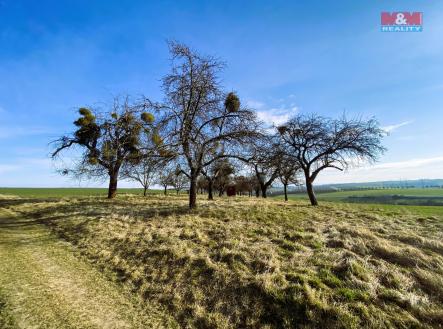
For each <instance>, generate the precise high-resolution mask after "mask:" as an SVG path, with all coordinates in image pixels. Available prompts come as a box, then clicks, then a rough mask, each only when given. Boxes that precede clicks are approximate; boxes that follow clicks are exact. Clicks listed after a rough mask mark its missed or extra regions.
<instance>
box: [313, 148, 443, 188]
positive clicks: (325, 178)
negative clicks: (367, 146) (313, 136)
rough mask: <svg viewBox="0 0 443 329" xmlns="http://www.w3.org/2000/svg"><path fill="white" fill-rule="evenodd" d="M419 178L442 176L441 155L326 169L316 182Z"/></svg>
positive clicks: (442, 163) (442, 162)
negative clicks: (342, 169) (345, 169)
mask: <svg viewBox="0 0 443 329" xmlns="http://www.w3.org/2000/svg"><path fill="white" fill-rule="evenodd" d="M421 178H443V155H440V156H435V157H429V158H415V159H414V158H413V159H409V160H404V161H395V162H385V163H378V164H375V165H365V166H362V167H359V168H350V169H349V170H347V171H345V172H340V171H338V170H333V169H327V170H324V171H323V172H322V173H320V175H319V177H318V179H317V184H332V183H352V182H371V181H383V180H399V179H421Z"/></svg>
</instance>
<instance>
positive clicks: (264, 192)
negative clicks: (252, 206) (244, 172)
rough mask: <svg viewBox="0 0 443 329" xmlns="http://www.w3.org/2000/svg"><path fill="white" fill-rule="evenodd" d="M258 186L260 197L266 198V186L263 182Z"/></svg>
mask: <svg viewBox="0 0 443 329" xmlns="http://www.w3.org/2000/svg"><path fill="white" fill-rule="evenodd" d="M260 188H261V197H262V198H267V197H268V196H267V194H266V190H267V189H268V187H267V186H266V185H265V184H260Z"/></svg>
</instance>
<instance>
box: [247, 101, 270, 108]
mask: <svg viewBox="0 0 443 329" xmlns="http://www.w3.org/2000/svg"><path fill="white" fill-rule="evenodd" d="M246 106H247V107H248V108H251V109H253V110H259V109H261V108H263V107H264V106H265V104H264V103H262V102H259V101H256V100H253V99H250V100H248V101H247V102H246Z"/></svg>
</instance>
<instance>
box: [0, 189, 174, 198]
mask: <svg viewBox="0 0 443 329" xmlns="http://www.w3.org/2000/svg"><path fill="white" fill-rule="evenodd" d="M161 192H162V191H160V190H149V194H156V193H161ZM107 193H108V190H107V189H106V188H19V187H1V188H0V195H1V194H3V195H15V196H19V197H22V198H28V197H36V198H59V197H81V196H106V195H107ZM118 193H120V194H128V193H129V194H137V195H142V194H143V190H142V189H141V188H119V189H118ZM170 193H174V192H172V191H171V192H170Z"/></svg>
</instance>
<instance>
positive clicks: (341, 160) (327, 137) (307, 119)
mask: <svg viewBox="0 0 443 329" xmlns="http://www.w3.org/2000/svg"><path fill="white" fill-rule="evenodd" d="M278 132H279V134H280V136H281V140H282V146H283V148H284V150H285V154H286V155H287V156H288V157H289V158H290V159H292V161H293V163H294V167H300V168H301V169H302V171H303V173H304V176H305V179H306V190H307V192H308V195H309V200H310V201H311V204H312V205H314V206H315V205H317V204H318V202H317V198H316V196H315V193H314V188H313V183H314V180H315V179H316V178H317V176H318V174H319V173H320V172H321V171H322V170H323V169H326V168H334V169H337V170H340V171H342V170H345V169H346V168H347V167H348V166H349V165H350V164H351V163H353V162H355V160H358V161H370V162H371V161H376V160H377V158H378V156H379V155H380V154H382V153H383V152H384V151H385V148H384V147H383V146H382V145H381V140H382V138H383V136H384V134H385V133H384V131H383V130H382V129H381V128H380V126H379V124H378V122H377V121H376V120H375V119H369V120H367V121H365V120H361V119H347V118H346V117H344V116H343V117H342V118H340V119H336V120H334V119H330V118H324V117H321V116H317V115H311V116H304V115H298V116H295V117H294V118H292V119H290V120H289V121H288V122H287V123H286V124H284V125H281V126H280V127H278Z"/></svg>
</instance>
